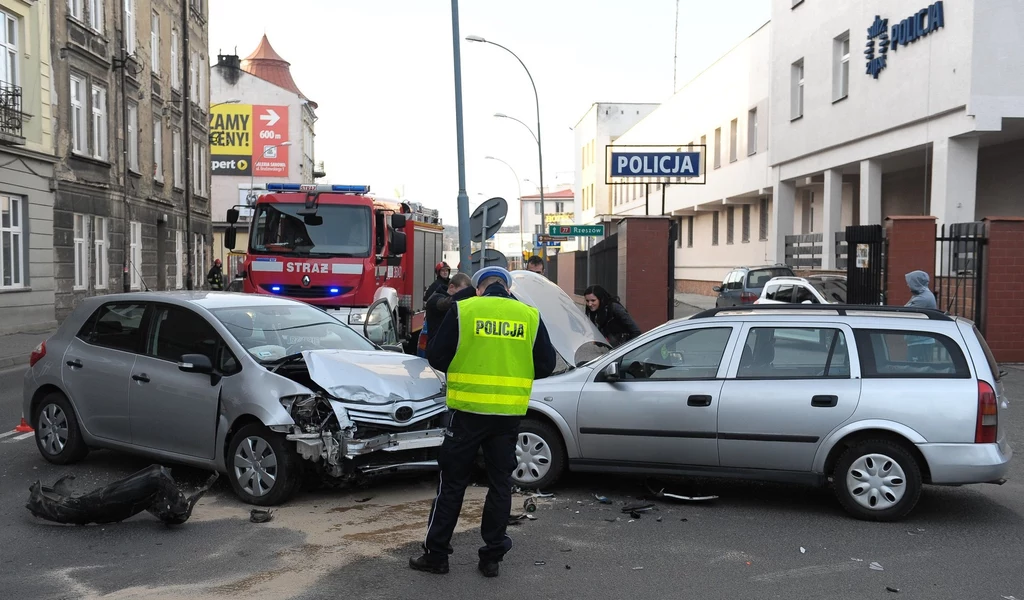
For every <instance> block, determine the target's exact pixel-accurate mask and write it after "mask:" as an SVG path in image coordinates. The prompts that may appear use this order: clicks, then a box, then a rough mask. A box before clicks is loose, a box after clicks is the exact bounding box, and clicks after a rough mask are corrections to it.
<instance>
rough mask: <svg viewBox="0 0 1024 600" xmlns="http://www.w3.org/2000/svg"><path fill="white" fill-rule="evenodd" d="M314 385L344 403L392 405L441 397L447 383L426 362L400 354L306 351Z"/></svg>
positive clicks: (303, 356) (355, 351) (304, 357)
mask: <svg viewBox="0 0 1024 600" xmlns="http://www.w3.org/2000/svg"><path fill="white" fill-rule="evenodd" d="M302 358H303V359H304V360H305V361H306V368H307V370H308V371H309V378H310V379H312V380H313V383H315V384H317V385H318V386H320V387H322V388H323V389H324V391H325V392H327V393H328V394H330V395H331V396H333V397H335V398H337V399H338V400H342V401H344V402H357V403H364V404H391V403H394V402H403V401H414V402H415V401H418V400H427V399H430V398H435V397H439V396H441V395H442V393H443V392H444V384H443V383H442V381H441V379H440V378H439V377H438V375H437V372H435V371H434V370H433V369H432V368H430V365H429V364H428V363H427V361H426V360H424V359H422V358H419V357H417V356H412V355H409V354H399V353H397V352H385V351H377V350H372V351H366V350H307V351H306V352H303V353H302Z"/></svg>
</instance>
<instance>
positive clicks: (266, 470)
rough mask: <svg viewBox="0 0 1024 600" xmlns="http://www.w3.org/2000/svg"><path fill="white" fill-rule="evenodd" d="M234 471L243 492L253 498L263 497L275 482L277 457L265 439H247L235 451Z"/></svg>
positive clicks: (254, 437)
mask: <svg viewBox="0 0 1024 600" xmlns="http://www.w3.org/2000/svg"><path fill="white" fill-rule="evenodd" d="M234 470H235V478H236V479H237V480H238V485H239V486H240V487H241V488H242V489H243V490H245V491H246V492H247V493H249V494H252V495H253V496H263V495H265V494H268V493H270V490H272V489H273V488H274V484H275V483H276V482H277V474H278V473H277V455H276V454H274V449H273V448H271V447H270V444H268V443H267V441H266V440H265V439H263V438H261V437H258V436H250V437H247V438H245V439H244V440H242V443H240V444H238V449H237V450H235V456H234Z"/></svg>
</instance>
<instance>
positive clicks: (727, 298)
mask: <svg viewBox="0 0 1024 600" xmlns="http://www.w3.org/2000/svg"><path fill="white" fill-rule="evenodd" d="M794 276H795V274H794V273H793V269H790V268H789V267H787V266H786V265H771V266H764V267H739V268H736V269H733V270H732V271H730V272H729V274H728V275H726V276H725V279H724V280H722V285H720V286H719V285H716V286H715V287H714V288H712V289H713V290H714V291H715V292H717V293H718V299H717V300H716V301H715V306H716V307H718V308H723V307H727V306H743V305H745V304H753V303H754V301H755V300H757V299H758V297H760V296H761V290H763V289H764V286H765V284H767V283H768V282H769V281H770V280H771V279H772V278H774V277H794Z"/></svg>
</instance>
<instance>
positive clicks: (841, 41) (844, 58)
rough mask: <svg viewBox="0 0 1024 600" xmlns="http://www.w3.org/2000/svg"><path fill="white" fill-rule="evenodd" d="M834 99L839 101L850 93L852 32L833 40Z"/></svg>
mask: <svg viewBox="0 0 1024 600" xmlns="http://www.w3.org/2000/svg"><path fill="white" fill-rule="evenodd" d="M832 46H833V50H832V101H833V102H838V101H840V100H842V99H843V98H845V97H847V96H848V95H849V94H850V32H849V31H847V32H846V33H844V34H843V35H841V36H839V37H837V38H836V39H835V40H834V41H833V42H832Z"/></svg>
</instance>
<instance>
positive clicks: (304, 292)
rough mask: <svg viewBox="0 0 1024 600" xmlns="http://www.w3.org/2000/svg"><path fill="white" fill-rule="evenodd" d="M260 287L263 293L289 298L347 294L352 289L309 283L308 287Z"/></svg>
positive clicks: (327, 296)
mask: <svg viewBox="0 0 1024 600" xmlns="http://www.w3.org/2000/svg"><path fill="white" fill-rule="evenodd" d="M260 288H261V290H262V291H263V292H264V293H268V294H274V295H277V296H288V297H289V298H331V297H334V296H341V295H343V294H347V293H348V292H349V291H351V290H352V288H351V287H342V286H336V285H333V286H327V285H311V286H309V287H302V286H301V285H276V284H275V285H274V286H273V289H271V286H260Z"/></svg>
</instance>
